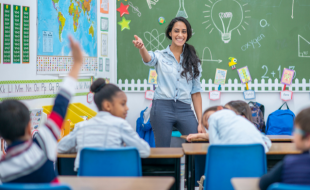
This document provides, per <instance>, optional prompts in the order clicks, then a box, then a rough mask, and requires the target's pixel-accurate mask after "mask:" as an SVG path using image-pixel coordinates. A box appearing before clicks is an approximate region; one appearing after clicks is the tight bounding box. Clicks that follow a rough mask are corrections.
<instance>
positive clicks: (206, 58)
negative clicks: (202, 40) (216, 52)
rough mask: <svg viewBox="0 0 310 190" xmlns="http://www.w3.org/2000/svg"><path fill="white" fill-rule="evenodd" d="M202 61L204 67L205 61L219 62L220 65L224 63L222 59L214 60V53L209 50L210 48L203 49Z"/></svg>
mask: <svg viewBox="0 0 310 190" xmlns="http://www.w3.org/2000/svg"><path fill="white" fill-rule="evenodd" d="M205 51H207V52H206V55H205ZM201 61H202V64H201V65H203V62H204V61H208V62H218V63H221V62H222V60H220V59H217V60H214V59H212V52H211V50H210V48H208V47H205V48H203V51H202V59H201Z"/></svg>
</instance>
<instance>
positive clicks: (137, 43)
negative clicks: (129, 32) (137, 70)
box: [132, 35, 144, 49]
mask: <svg viewBox="0 0 310 190" xmlns="http://www.w3.org/2000/svg"><path fill="white" fill-rule="evenodd" d="M134 37H135V39H136V40H132V43H133V44H134V45H135V47H136V48H138V49H142V48H143V47H144V44H143V41H142V40H141V38H139V37H138V36H137V35H134Z"/></svg>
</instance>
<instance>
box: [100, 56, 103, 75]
mask: <svg viewBox="0 0 310 190" xmlns="http://www.w3.org/2000/svg"><path fill="white" fill-rule="evenodd" d="M99 71H100V72H103V59H102V58H99Z"/></svg>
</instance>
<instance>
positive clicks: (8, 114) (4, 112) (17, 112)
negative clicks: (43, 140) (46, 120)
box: [0, 100, 31, 143]
mask: <svg viewBox="0 0 310 190" xmlns="http://www.w3.org/2000/svg"><path fill="white" fill-rule="evenodd" d="M0 136H1V137H3V138H4V139H5V140H6V141H7V142H8V143H11V142H12V141H15V140H28V139H31V123H30V113H29V110H28V108H27V107H26V106H25V105H24V104H23V103H21V102H19V101H17V100H5V101H3V102H2V103H0Z"/></svg>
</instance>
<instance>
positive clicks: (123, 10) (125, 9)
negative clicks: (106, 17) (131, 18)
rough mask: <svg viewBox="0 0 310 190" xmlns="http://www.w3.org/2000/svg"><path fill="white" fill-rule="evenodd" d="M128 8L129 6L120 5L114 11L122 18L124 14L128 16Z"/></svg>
mask: <svg viewBox="0 0 310 190" xmlns="http://www.w3.org/2000/svg"><path fill="white" fill-rule="evenodd" d="M128 7H129V5H124V4H123V3H121V6H120V7H119V8H118V9H116V10H117V11H118V12H119V13H120V15H121V17H122V16H123V15H124V14H128V15H129V12H128Z"/></svg>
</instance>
